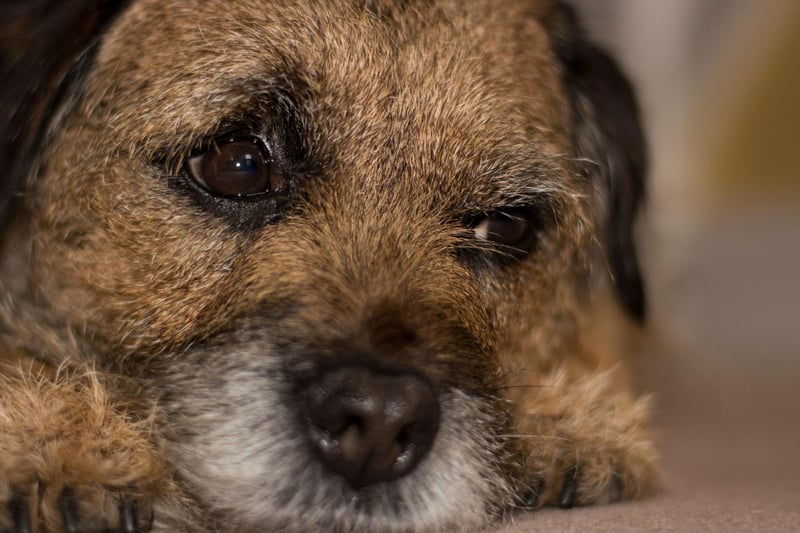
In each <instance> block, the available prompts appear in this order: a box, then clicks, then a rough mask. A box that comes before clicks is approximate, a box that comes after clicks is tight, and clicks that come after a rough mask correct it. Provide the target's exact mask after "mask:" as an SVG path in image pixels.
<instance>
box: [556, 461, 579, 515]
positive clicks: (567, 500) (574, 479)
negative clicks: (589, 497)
mask: <svg viewBox="0 0 800 533" xmlns="http://www.w3.org/2000/svg"><path fill="white" fill-rule="evenodd" d="M577 493H578V472H577V470H573V471H572V472H569V473H568V474H567V476H566V477H565V478H564V485H562V486H561V495H560V496H559V497H558V506H559V507H561V508H562V509H571V508H572V506H573V505H575V496H576V495H577Z"/></svg>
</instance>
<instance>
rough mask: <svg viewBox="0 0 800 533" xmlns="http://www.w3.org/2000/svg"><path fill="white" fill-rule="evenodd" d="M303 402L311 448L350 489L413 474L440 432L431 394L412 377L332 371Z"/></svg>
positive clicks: (356, 370) (348, 369) (308, 391)
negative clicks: (345, 481) (347, 483)
mask: <svg viewBox="0 0 800 533" xmlns="http://www.w3.org/2000/svg"><path fill="white" fill-rule="evenodd" d="M304 402H305V409H306V413H305V414H306V419H307V421H308V432H309V435H310V437H311V443H312V445H313V447H314V449H315V450H316V451H317V452H318V454H319V456H320V458H321V459H322V462H323V463H324V464H325V465H326V466H327V467H328V468H329V469H331V470H333V471H334V472H336V473H338V474H341V475H342V476H343V477H344V478H345V479H346V480H347V481H348V482H349V483H350V485H351V486H352V487H354V488H359V487H363V486H366V485H371V484H373V483H380V482H383V481H391V480H393V479H397V478H400V477H402V476H405V475H406V474H408V473H409V472H411V471H412V470H414V467H416V466H417V464H418V463H419V461H420V460H421V459H422V458H423V457H424V456H425V454H426V453H428V450H430V448H431V445H432V444H433V440H434V438H435V437H436V432H437V431H438V429H439V403H438V402H437V400H436V396H435V394H434V391H433V389H432V387H431V385H430V384H429V383H428V382H427V381H426V380H425V379H423V378H422V377H420V376H417V375H415V374H410V373H397V374H395V373H388V372H384V371H378V370H373V369H368V368H364V367H360V366H349V367H341V368H336V369H333V370H330V371H328V372H326V373H325V374H323V375H322V376H321V377H320V378H319V379H317V380H316V381H314V382H313V383H311V385H310V386H309V387H308V388H307V389H306V391H305V398H304Z"/></svg>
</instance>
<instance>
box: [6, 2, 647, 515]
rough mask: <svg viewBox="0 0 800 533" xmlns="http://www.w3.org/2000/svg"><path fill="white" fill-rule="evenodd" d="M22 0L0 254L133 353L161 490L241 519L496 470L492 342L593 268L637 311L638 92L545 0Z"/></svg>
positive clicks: (415, 506) (548, 314)
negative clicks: (119, 4) (177, 483)
mask: <svg viewBox="0 0 800 533" xmlns="http://www.w3.org/2000/svg"><path fill="white" fill-rule="evenodd" d="M47 4H48V6H47V9H43V10H41V11H40V12H37V13H36V16H35V17H31V16H27V17H26V16H22V17H21V18H20V17H17V18H16V19H15V20H16V21H18V22H17V24H18V25H20V24H21V25H22V27H23V30H24V31H23V30H20V32H21V33H22V34H25V35H30V34H31V32H32V33H34V34H36V37H37V38H38V39H41V38H43V37H44V36H45V34H47V35H48V36H52V38H53V40H52V41H51V40H49V39H48V38H45V39H44V40H43V41H37V43H39V44H37V45H36V46H28V47H27V48H26V47H22V48H23V49H24V50H23V52H21V53H20V52H18V48H20V46H19V43H17V42H12V39H10V38H7V37H6V36H7V35H10V34H9V33H8V31H7V29H6V30H4V37H3V42H2V46H3V53H4V69H5V71H6V72H7V73H11V74H13V77H9V78H8V79H9V81H10V83H9V84H8V87H7V88H4V91H5V92H4V94H3V101H2V107H3V109H4V110H5V113H4V117H7V118H5V119H4V120H7V123H6V124H4V125H3V131H2V135H3V138H2V142H3V152H2V154H0V157H1V158H2V161H0V162H2V164H3V167H4V169H5V170H6V172H5V173H4V174H3V176H2V179H3V181H2V187H3V189H2V190H3V193H4V194H3V198H2V202H3V205H2V212H3V217H4V218H9V221H8V222H7V225H8V226H9V227H10V228H12V231H10V232H6V235H5V237H4V241H3V242H4V246H5V251H4V253H5V255H6V256H7V258H6V259H5V260H4V263H3V265H4V267H3V269H4V270H3V276H4V278H5V282H6V284H7V285H8V286H9V287H13V289H12V292H13V293H14V295H15V298H16V299H18V300H22V301H25V302H26V305H27V306H29V307H30V308H31V309H34V311H31V313H32V314H33V315H35V316H38V317H42V318H41V320H42V322H44V323H46V324H47V325H48V327H50V328H51V329H52V330H53V331H69V334H70V335H72V336H75V337H76V338H77V339H78V344H79V345H80V346H82V347H83V356H84V357H89V358H91V359H92V360H93V361H94V362H95V363H96V364H98V365H100V366H101V367H105V368H107V369H109V370H113V371H115V372H119V373H124V374H126V375H128V376H131V377H133V378H134V379H136V380H139V381H140V383H141V385H142V386H143V387H144V388H145V390H146V391H147V393H146V394H147V395H148V396H149V397H151V398H152V399H153V400H155V401H156V402H157V403H158V405H159V406H160V408H161V412H162V413H163V417H164V422H163V423H162V424H161V426H160V429H159V437H160V438H162V439H163V441H164V443H165V446H166V450H167V453H168V454H169V457H170V460H171V462H172V464H173V465H174V467H175V471H176V475H177V476H178V478H179V479H181V480H182V483H184V484H185V487H186V491H187V494H189V495H190V496H191V497H192V498H194V499H195V500H196V501H197V502H199V504H200V506H202V507H203V508H205V509H208V510H210V515H212V516H214V515H216V516H218V517H223V519H224V520H226V521H228V523H232V522H231V521H233V522H235V523H238V524H241V526H242V527H247V526H248V525H250V526H252V527H256V526H257V525H258V526H263V524H265V523H267V524H274V525H275V526H288V527H300V528H302V527H308V528H310V527H312V526H313V525H322V524H331V523H334V524H338V525H339V526H340V527H342V528H347V527H350V526H357V527H367V528H373V529H376V530H384V529H390V528H399V529H408V528H412V527H417V528H438V527H446V526H452V525H453V524H455V523H460V524H479V523H481V522H482V521H484V520H485V519H486V517H487V516H490V515H491V514H492V513H494V512H496V511H498V510H499V509H501V508H502V507H503V506H505V505H507V504H509V503H510V502H512V501H513V499H514V491H515V490H516V489H517V488H518V487H517V484H516V481H515V475H516V472H517V467H516V466H515V465H516V464H517V462H518V457H519V456H518V452H519V450H520V449H523V448H524V447H525V443H518V442H516V441H515V440H514V439H513V438H510V437H508V435H513V434H514V431H513V425H514V412H513V406H510V405H508V403H507V402H506V401H505V400H503V397H504V394H503V387H504V385H505V384H506V383H507V382H508V375H509V373H512V372H514V371H515V366H519V365H524V366H527V367H534V368H535V367H537V365H540V364H544V363H542V361H553V360H558V359H559V358H561V357H562V356H563V354H564V353H566V352H567V351H569V350H572V349H575V342H576V341H575V339H577V338H579V337H580V331H579V328H580V324H581V323H582V320H581V318H582V316H584V314H585V313H586V308H587V307H589V306H590V305H591V302H590V300H591V297H590V293H591V292H592V291H593V290H594V289H595V288H596V287H597V286H598V285H602V283H600V282H599V281H598V280H600V279H601V278H603V277H604V276H607V275H608V272H609V271H610V274H611V279H612V280H613V285H614V287H615V288H616V291H617V293H618V294H619V296H620V297H621V301H622V303H623V305H624V306H625V307H626V308H627V309H628V310H629V311H630V312H631V314H632V315H634V316H636V317H641V316H642V315H643V313H644V300H643V296H642V288H641V280H640V276H639V272H638V267H637V264H636V256H635V253H634V247H633V238H632V225H633V220H634V216H635V214H636V210H637V205H638V203H639V201H640V197H641V195H642V174H643V166H644V156H643V148H642V139H641V131H640V129H639V123H638V118H637V112H636V109H635V103H634V99H633V96H632V93H631V90H630V88H629V86H628V84H627V83H626V82H625V80H624V79H623V78H622V76H621V75H620V74H619V72H618V71H617V69H616V67H615V66H614V64H613V63H612V62H611V61H610V60H609V59H608V58H607V57H606V56H605V55H604V54H603V53H601V52H600V51H599V50H598V49H597V48H595V47H593V46H592V45H590V44H589V43H588V42H587V41H586V40H585V39H584V37H583V35H582V33H581V32H580V30H579V28H578V26H577V24H576V22H575V20H574V17H573V16H572V14H571V12H570V11H569V10H567V9H565V8H564V7H563V6H561V5H560V4H557V3H555V2H550V1H541V2H536V1H522V0H520V1H506V2H496V1H490V0H483V1H478V0H475V1H472V0H470V1H467V2H462V1H452V2H450V1H432V0H420V1H409V2H383V1H380V0H376V1H363V0H360V1H352V2H350V1H347V2H345V1H343V2H328V1H318V2H317V1H313V2H305V3H300V2H283V1H274V2H272V1H270V2H267V1H264V0H242V1H237V2H227V1H225V2H223V1H216V0H213V1H212V0H203V1H200V0H137V1H134V2H129V4H130V5H126V6H125V7H124V9H121V10H120V11H119V12H117V11H114V10H113V9H110V7H114V6H113V5H112V4H113V3H112V2H103V3H98V2H94V3H87V2H85V1H80V2H77V1H72V2H62V3H60V4H63V5H66V6H69V9H66V10H65V11H61V10H59V11H58V12H57V13H55V15H54V12H53V11H52V10H54V9H58V8H56V7H54V6H52V5H49V4H54V3H52V2H49V3H47ZM55 4H59V3H55ZM98 6H99V7H98ZM109 14H114V15H116V18H113V19H112V18H109V16H108V15H109ZM23 15H24V13H23ZM19 21H22V22H19ZM26 24H27V25H28V26H27V28H26V27H25V25H26ZM6 26H7V25H6ZM66 27H69V28H71V31H69V32H67V31H64V30H63V28H66ZM31 28H33V29H31ZM36 28H39V29H36ZM52 28H59V31H55V30H53V29H52ZM26 32H27V33H26ZM56 52H58V53H56ZM32 58H33V59H34V60H32ZM10 110H13V113H11V111H10ZM12 191H13V194H12ZM14 196H16V197H18V198H17V200H16V201H14V202H12V197H14ZM23 261H24V263H23ZM21 264H24V265H25V271H24V272H19V271H18V267H19V265H21ZM49 355H50V356H52V357H54V358H57V357H58V354H49Z"/></svg>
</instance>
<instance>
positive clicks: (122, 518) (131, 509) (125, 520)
mask: <svg viewBox="0 0 800 533" xmlns="http://www.w3.org/2000/svg"><path fill="white" fill-rule="evenodd" d="M136 507H137V506H136V502H135V501H133V500H128V499H123V500H122V501H121V502H120V504H119V527H120V529H122V531H123V533H137V532H138V531H139V517H138V513H137V512H136V511H137V509H136Z"/></svg>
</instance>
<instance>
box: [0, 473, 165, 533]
mask: <svg viewBox="0 0 800 533" xmlns="http://www.w3.org/2000/svg"><path fill="white" fill-rule="evenodd" d="M2 492H5V495H4V496H3V495H2ZM152 525H153V512H152V507H151V506H150V501H149V500H147V499H145V498H143V497H142V495H141V494H138V493H137V491H135V490H134V491H123V490H117V489H113V488H108V487H102V486H98V485H94V486H86V485H84V486H71V485H66V486H62V487H58V486H48V485H46V484H44V483H42V482H40V481H36V482H33V483H30V484H28V485H27V486H21V487H20V486H18V487H6V488H5V490H3V491H0V531H2V532H3V533H6V532H19V533H28V532H31V533H32V532H34V531H52V532H56V531H59V532H60V531H63V532H65V533H73V532H76V533H77V532H80V533H84V532H85V533H93V532H113V533H116V532H120V533H143V532H146V531H149V530H150V528H151V527H152Z"/></svg>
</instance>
